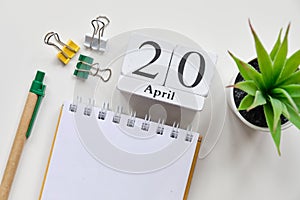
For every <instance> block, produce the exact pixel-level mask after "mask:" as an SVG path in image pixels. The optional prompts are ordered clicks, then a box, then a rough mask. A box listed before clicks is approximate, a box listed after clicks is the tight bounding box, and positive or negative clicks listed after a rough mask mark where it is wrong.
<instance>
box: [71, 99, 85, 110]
mask: <svg viewBox="0 0 300 200" xmlns="http://www.w3.org/2000/svg"><path fill="white" fill-rule="evenodd" d="M81 100H82V98H81V97H79V96H77V98H76V101H73V103H71V104H70V107H69V111H70V112H76V111H77V107H78V104H79V103H81Z"/></svg>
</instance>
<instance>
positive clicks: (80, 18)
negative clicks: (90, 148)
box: [0, 0, 300, 200]
mask: <svg viewBox="0 0 300 200" xmlns="http://www.w3.org/2000/svg"><path fill="white" fill-rule="evenodd" d="M0 10H1V12H0V27H1V37H0V44H1V50H0V51H1V74H2V76H1V79H0V88H1V93H2V95H1V98H0V110H1V112H0V113H1V114H0V124H1V135H0V178H1V177H2V176H3V171H4V169H5V165H6V161H7V159H8V155H9V151H10V148H11V145H12V142H13V139H14V135H15V132H16V129H17V126H18V123H19V119H20V116H21V113H22V110H23V106H24V104H25V100H26V96H27V93H28V89H29V87H30V83H31V81H32V79H33V78H34V74H35V72H36V70H37V69H40V70H43V71H45V72H46V78H45V84H46V85H47V90H46V97H45V98H44V100H43V102H42V108H41V110H40V112H39V115H38V119H37V121H36V122H37V123H36V124H35V126H34V129H33V132H32V136H31V137H30V139H28V141H27V142H26V145H25V148H24V151H23V155H22V158H21V160H20V163H19V168H18V171H17V174H16V177H15V180H14V183H13V187H12V190H11V195H10V199H11V200H19V199H37V198H38V196H39V192H40V187H41V184H42V180H43V175H44V171H45V167H46V163H47V160H48V154H49V151H50V146H51V142H52V138H53V134H54V131H55V126H56V122H57V118H58V114H59V107H60V105H61V104H62V102H63V101H64V100H66V99H72V98H73V90H74V84H75V81H76V79H75V78H74V77H72V76H70V74H71V73H72V71H73V69H74V68H73V66H65V67H64V66H62V65H61V64H60V63H59V62H58V61H57V60H56V58H55V54H56V52H55V50H54V49H49V48H51V47H48V46H46V45H44V43H43V37H44V35H45V33H47V32H48V31H50V30H56V31H57V32H59V33H61V37H62V38H63V39H64V40H67V39H69V38H71V39H73V40H74V41H80V44H82V42H83V34H84V33H85V32H89V30H91V29H90V28H91V27H90V24H89V22H90V20H91V19H92V18H94V17H95V16H97V15H99V14H105V15H107V16H109V18H110V19H111V21H112V23H111V25H110V27H109V28H108V29H107V30H106V32H105V33H106V35H107V36H114V35H117V34H119V33H121V32H124V31H130V30H134V29H139V28H147V27H152V28H165V29H170V30H173V31H176V32H180V33H182V34H184V35H186V36H187V37H189V38H191V39H193V40H194V41H196V42H197V43H199V44H200V45H201V46H203V47H204V48H205V49H209V50H212V51H214V52H216V53H217V54H218V56H219V60H218V64H217V69H218V71H219V73H220V74H221V77H222V79H223V82H224V85H226V83H228V81H229V80H230V78H231V76H232V75H233V72H235V71H236V67H235V65H234V63H233V61H232V60H231V58H230V57H229V56H228V54H227V50H231V51H232V52H234V53H235V54H237V55H238V56H239V57H241V58H243V59H245V60H248V59H251V58H253V55H254V46H253V40H252V37H251V34H250V31H249V27H248V24H247V20H248V18H250V19H251V20H252V23H253V24H254V27H255V29H256V30H257V32H258V34H259V35H260V37H261V38H262V40H263V41H264V44H265V45H266V46H267V48H268V49H270V48H271V46H272V45H273V42H274V41H275V39H276V37H277V33H278V31H279V29H280V28H281V27H286V26H287V24H288V22H291V23H292V27H291V31H290V37H289V39H290V42H289V45H290V51H289V53H290V54H291V53H292V52H294V51H295V50H297V48H298V49H299V48H300V37H299V35H300V1H298V0H285V1H277V0H275V1H274V0H265V1H261V0H251V1H238V0H227V1H217V0H210V1H208V0H207V1H203V0H193V1H190V0H187V1H172V0H166V1H161V0H160V1H158V0H152V1H138V0H135V1H113V0H107V1H103V0H97V1H96V0H94V1H91V0H85V1H70V0H64V1H58V0H53V1H37V0H36V1H34V0H27V1H12V0H10V1H8V0H2V1H1V2H0ZM68 37H69V38H68ZM103 95H105V94H103ZM224 101H225V99H224ZM281 152H282V156H281V157H279V156H278V155H277V152H276V150H275V147H274V144H273V141H272V139H271V137H270V135H268V134H266V133H257V132H254V131H253V130H251V129H249V128H247V127H245V126H244V125H243V124H242V123H241V122H240V121H239V120H238V119H237V118H236V117H235V116H234V115H233V113H232V112H231V110H229V109H228V112H227V114H226V121H225V126H224V129H223V132H222V135H221V137H220V140H219V142H218V143H217V145H216V147H215V148H214V150H213V151H212V152H211V154H210V155H209V156H208V157H206V158H205V159H203V160H199V161H198V163H197V166H196V170H195V174H194V179H193V182H192V186H191V190H190V195H189V199H190V200H196V199H203V200H219V199H223V200H225V199H228V200H240V199H249V200H250V199H251V200H252V199H264V200H268V199H270V200H271V199H272V200H282V199H286V200H298V199H300V189H299V186H300V172H299V169H300V156H299V152H300V133H299V130H297V129H296V128H295V127H290V128H289V129H288V130H286V131H284V133H283V137H282V142H281Z"/></svg>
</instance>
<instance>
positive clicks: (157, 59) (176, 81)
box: [118, 34, 216, 111]
mask: <svg viewBox="0 0 300 200" xmlns="http://www.w3.org/2000/svg"><path fill="white" fill-rule="evenodd" d="M212 59H213V61H212ZM215 62H216V56H215V55H208V54H207V53H206V52H205V51H204V50H202V49H201V48H200V47H199V48H198V49H193V48H188V47H184V46H179V45H176V44H170V43H168V42H166V41H161V40H158V39H155V38H152V37H148V36H145V35H141V34H132V36H131V38H130V39H129V43H128V48H127V52H126V55H125V57H124V61H123V65H122V71H121V73H122V75H121V76H120V78H119V82H118V88H119V89H120V90H121V91H124V92H128V93H132V94H136V95H139V96H143V97H146V98H149V99H153V100H157V101H162V102H166V103H170V104H173V105H177V106H181V107H185V108H188V109H192V110H198V111H199V110H202V108H203V105H204V99H205V97H207V95H208V92H209V85H210V82H211V80H212V78H213V74H214V70H215V64H214V63H215Z"/></svg>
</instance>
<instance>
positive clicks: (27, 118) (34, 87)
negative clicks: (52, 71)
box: [0, 71, 46, 200]
mask: <svg viewBox="0 0 300 200" xmlns="http://www.w3.org/2000/svg"><path fill="white" fill-rule="evenodd" d="M44 76H45V73H44V72H41V71H37V73H36V75H35V79H34V80H33V81H32V84H31V87H30V90H29V94H28V96H27V100H26V103H25V106H24V110H23V113H22V116H21V119H20V122H19V126H18V129H17V133H16V136H15V139H14V143H13V146H12V148H11V151H10V155H9V158H8V161H7V164H6V168H5V171H4V175H3V178H2V182H1V185H0V200H7V199H8V196H9V192H10V189H11V185H12V182H13V179H14V177H15V173H16V170H17V167H18V163H19V160H20V157H21V154H22V151H23V146H24V144H25V141H26V139H27V138H28V137H29V136H30V132H31V129H32V126H33V123H34V121H35V118H36V114H37V112H38V110H39V106H40V103H41V100H42V98H43V96H44V95H45V88H46V86H45V85H44V84H43V80H44Z"/></svg>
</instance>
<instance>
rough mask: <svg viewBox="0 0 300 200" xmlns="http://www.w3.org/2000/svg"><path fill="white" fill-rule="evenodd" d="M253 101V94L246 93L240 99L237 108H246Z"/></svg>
mask: <svg viewBox="0 0 300 200" xmlns="http://www.w3.org/2000/svg"><path fill="white" fill-rule="evenodd" d="M253 101H254V96H251V95H249V94H248V95H246V96H245V97H244V98H243V100H242V101H241V103H240V105H239V108H238V110H247V109H248V108H249V107H250V106H251V105H252V104H253Z"/></svg>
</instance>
